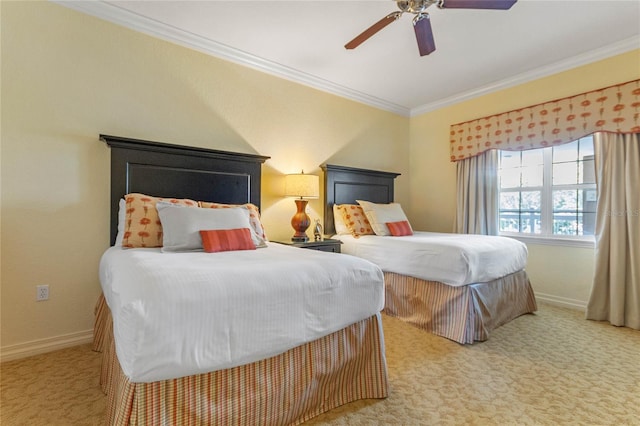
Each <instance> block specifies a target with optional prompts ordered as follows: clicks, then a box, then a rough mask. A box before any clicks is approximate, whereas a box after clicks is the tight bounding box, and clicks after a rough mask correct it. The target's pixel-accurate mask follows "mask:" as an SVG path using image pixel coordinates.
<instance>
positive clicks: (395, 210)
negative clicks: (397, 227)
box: [356, 200, 411, 236]
mask: <svg viewBox="0 0 640 426" xmlns="http://www.w3.org/2000/svg"><path fill="white" fill-rule="evenodd" d="M356 201H357V202H358V204H360V207H362V210H363V211H364V215H365V216H367V219H369V223H370V224H371V228H372V229H373V232H375V233H376V235H383V236H385V235H391V232H389V227H388V226H387V222H402V221H407V223H409V220H408V219H407V215H405V214H404V211H403V210H402V206H400V204H398V203H390V204H376V203H372V202H370V201H361V200H356ZM409 227H411V224H409Z"/></svg>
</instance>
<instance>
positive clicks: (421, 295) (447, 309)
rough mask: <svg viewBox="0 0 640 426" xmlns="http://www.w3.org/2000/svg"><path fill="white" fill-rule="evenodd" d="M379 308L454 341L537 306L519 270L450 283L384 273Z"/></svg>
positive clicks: (479, 335) (484, 333)
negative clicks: (487, 279)
mask: <svg viewBox="0 0 640 426" xmlns="http://www.w3.org/2000/svg"><path fill="white" fill-rule="evenodd" d="M384 282H385V308H384V311H383V312H384V313H385V314H387V315H389V316H393V317H397V318H399V319H401V320H403V321H405V322H407V323H409V324H412V325H414V326H416V327H419V328H421V329H424V330H426V331H428V332H430V333H433V334H436V335H438V336H442V337H446V338H447V339H451V340H453V341H455V342H458V343H462V344H469V343H473V342H476V341H484V340H487V339H488V338H489V332H490V331H491V330H494V329H496V328H497V327H499V326H501V325H503V324H506V323H507V322H509V321H511V320H512V319H514V318H517V317H519V316H520V315H523V314H526V313H532V312H535V311H536V310H537V309H538V307H537V304H536V298H535V295H534V293H533V289H532V288H531V283H530V282H529V278H528V276H527V273H526V272H525V271H524V270H522V271H519V272H515V273H513V274H510V275H507V276H505V277H502V278H498V279H497V280H494V281H490V282H487V283H478V284H469V285H466V286H460V287H454V286H450V285H447V284H443V283H441V282H438V281H425V280H421V279H418V278H413V277H408V276H406V275H400V274H395V273H391V272H385V273H384Z"/></svg>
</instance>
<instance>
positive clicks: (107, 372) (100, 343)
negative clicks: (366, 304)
mask: <svg viewBox="0 0 640 426" xmlns="http://www.w3.org/2000/svg"><path fill="white" fill-rule="evenodd" d="M95 313H96V326H95V332H94V337H95V338H94V350H98V351H102V353H103V359H102V371H101V375H100V384H101V386H102V389H103V391H104V392H105V393H106V394H107V418H106V424H108V425H214V424H215V425H243V426H244V425H295V424H299V423H302V422H304V421H305V420H308V419H310V418H312V417H315V416H317V415H319V414H321V413H324V412H326V411H329V410H331V409H333V408H335V407H338V406H340V405H343V404H346V403H348V402H351V401H355V400H359V399H368V398H386V397H387V396H388V388H389V385H388V378H387V366H386V359H385V351H384V339H383V337H382V321H381V316H380V314H378V315H374V316H372V317H370V318H368V319H365V320H362V321H360V322H357V323H355V324H352V325H350V326H348V327H346V328H343V329H342V330H339V331H337V332H335V333H332V334H330V335H328V336H325V337H323V338H320V339H318V340H315V341H313V342H310V343H307V344H304V345H301V346H298V347H296V348H293V349H290V350H288V351H287V352H284V353H282V354H280V355H277V356H274V357H271V358H268V359H264V360H261V361H257V362H254V363H252V364H247V365H243V366H239V367H235V368H231V369H226V370H218V371H213V372H210V373H205V374H199V375H195V376H188V377H182V378H177V379H170V380H164V381H159V382H152V383H132V382H130V381H129V380H128V378H127V377H126V376H125V374H124V373H123V372H122V370H121V368H120V364H119V363H118V359H117V355H116V352H115V342H114V339H113V328H112V326H111V325H112V318H111V313H110V311H109V308H108V306H107V304H106V302H105V301H104V297H102V296H101V297H100V299H99V300H98V303H97V305H96V309H95Z"/></svg>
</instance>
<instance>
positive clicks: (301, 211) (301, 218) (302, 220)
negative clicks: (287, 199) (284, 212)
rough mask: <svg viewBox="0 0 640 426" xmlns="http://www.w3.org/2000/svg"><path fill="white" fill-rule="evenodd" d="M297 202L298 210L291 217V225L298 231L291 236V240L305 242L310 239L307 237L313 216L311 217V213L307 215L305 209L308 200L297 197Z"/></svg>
mask: <svg viewBox="0 0 640 426" xmlns="http://www.w3.org/2000/svg"><path fill="white" fill-rule="evenodd" d="M295 202H296V207H297V208H298V211H297V212H296V214H294V215H293V217H292V218H291V226H292V227H293V229H294V230H295V231H296V233H295V234H294V235H293V237H291V241H295V242H305V241H308V240H309V237H307V229H308V228H309V225H311V218H309V215H307V212H306V211H305V210H306V208H307V202H308V201H307V200H303V199H297V200H295Z"/></svg>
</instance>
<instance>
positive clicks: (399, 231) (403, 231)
mask: <svg viewBox="0 0 640 426" xmlns="http://www.w3.org/2000/svg"><path fill="white" fill-rule="evenodd" d="M386 225H387V228H389V232H391V235H392V236H394V237H404V236H406V235H413V230H412V229H411V225H409V222H408V221H406V220H403V221H400V222H387V223H386Z"/></svg>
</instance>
